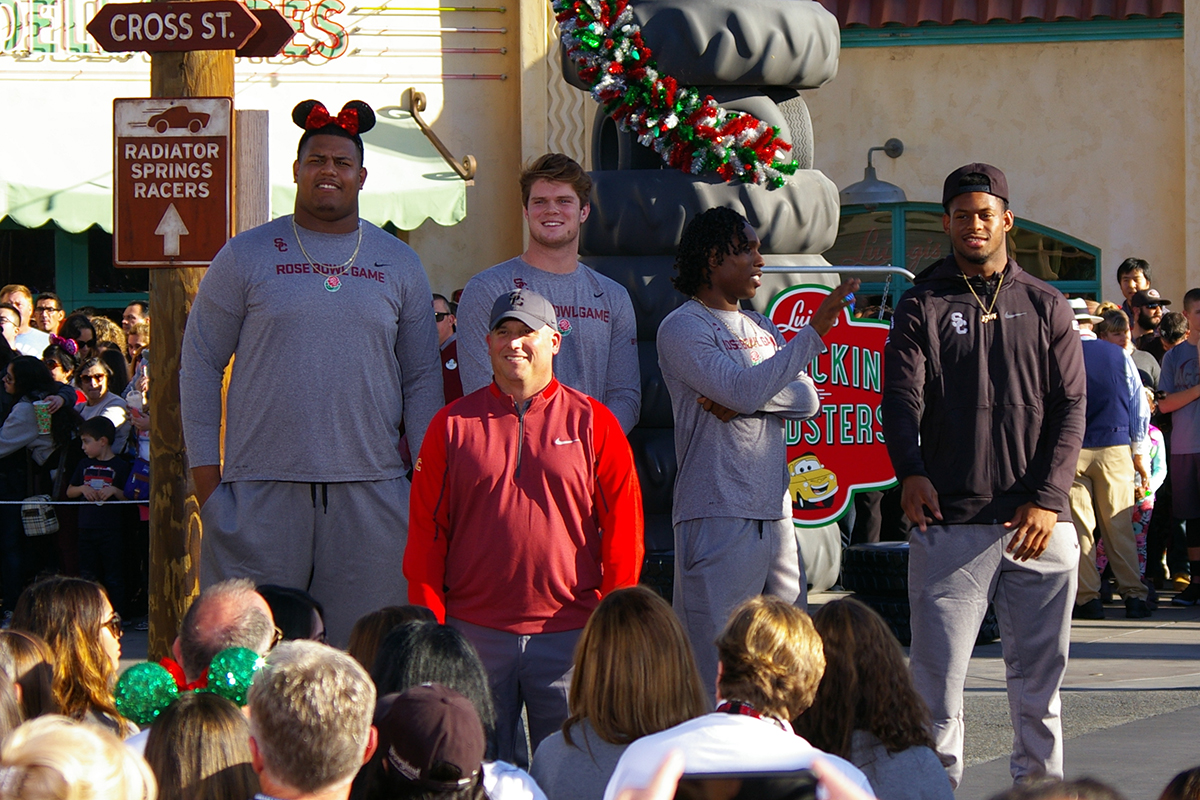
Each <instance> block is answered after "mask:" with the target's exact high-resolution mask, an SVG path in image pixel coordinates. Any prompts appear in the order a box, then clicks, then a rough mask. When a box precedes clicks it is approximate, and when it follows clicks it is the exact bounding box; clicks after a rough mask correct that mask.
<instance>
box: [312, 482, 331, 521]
mask: <svg viewBox="0 0 1200 800" xmlns="http://www.w3.org/2000/svg"><path fill="white" fill-rule="evenodd" d="M308 490H309V492H311V493H312V507H313V509H314V510H315V509H316V507H317V485H316V484H315V483H310V484H309V485H308ZM321 510H322V511H323V512H324V513H326V514H328V513H329V484H328V483H322V484H321Z"/></svg>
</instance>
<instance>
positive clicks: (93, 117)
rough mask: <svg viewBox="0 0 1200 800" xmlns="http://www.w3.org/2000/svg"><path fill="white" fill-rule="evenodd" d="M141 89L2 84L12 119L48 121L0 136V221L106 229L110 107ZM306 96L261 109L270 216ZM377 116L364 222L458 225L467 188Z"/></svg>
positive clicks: (404, 115)
mask: <svg viewBox="0 0 1200 800" xmlns="http://www.w3.org/2000/svg"><path fill="white" fill-rule="evenodd" d="M146 85H147V84H145V83H141V82H135V81H128V80H124V81H112V82H109V81H94V80H88V81H73V80H64V81H54V82H48V83H45V84H40V83H39V82H36V81H6V82H5V94H6V98H5V101H6V107H7V108H8V110H9V112H10V116H11V117H12V118H13V119H21V120H41V119H46V120H47V121H46V124H39V125H37V126H33V125H12V126H8V127H7V128H6V129H5V130H4V131H3V132H2V133H0V141H2V142H3V145H4V153H5V157H4V158H3V159H0V218H4V217H8V218H10V219H12V220H13V221H15V222H17V223H18V224H20V225H23V226H25V227H27V228H37V227H41V226H42V225H45V224H46V223H47V222H51V221H53V222H54V223H55V224H56V225H58V226H59V227H60V228H62V229H63V230H66V231H68V232H71V233H79V232H81V231H84V230H87V229H88V228H90V227H91V226H92V225H99V226H100V227H101V228H103V229H104V230H106V231H111V230H112V160H113V157H112V100H113V98H114V97H137V96H139V90H143V91H144V89H145V87H146ZM305 91H306V90H304V89H303V88H301V89H300V90H299V92H298V93H289V94H288V96H287V97H286V98H285V97H280V98H279V101H278V105H279V107H274V106H275V103H272V104H271V105H272V107H271V108H270V109H269V111H270V121H269V129H270V170H271V216H272V217H278V216H282V215H284V214H289V213H291V211H292V206H293V203H294V201H295V186H294V185H293V184H292V162H293V161H295V158H296V144H297V142H298V141H299V137H300V131H299V129H297V128H296V127H295V125H293V124H292V121H291V116H290V115H291V109H292V106H293V105H295V103H296V102H298V101H299V100H303V99H304V98H305V97H307V96H308V94H306V93H305ZM48 92H52V94H53V105H54V108H57V109H69V110H70V113H69V115H68V114H63V115H58V114H55V115H53V119H52V120H51V119H49V118H47V117H46V105H47V93H48ZM247 99H248V98H247ZM255 99H257V98H255ZM274 99H275V98H272V100H274ZM236 102H237V101H236V100H235V103H236ZM252 104H253V103H247V105H248V106H249V105H252ZM258 107H260V108H261V107H262V106H261V105H259V106H258ZM380 112H381V113H380V115H379V121H378V124H377V125H376V127H375V129H374V130H372V131H370V132H368V133H367V134H366V135H365V136H364V137H363V140H364V142H365V144H366V148H367V150H366V157H365V165H366V168H367V182H366V185H365V186H364V188H363V192H362V194H361V195H360V196H359V210H360V213H361V215H362V216H363V218H364V219H367V220H369V221H371V222H373V223H375V224H376V225H379V226H383V225H385V224H387V223H391V224H392V225H394V226H395V227H396V228H399V229H400V230H413V229H414V228H416V227H418V226H419V225H420V224H421V223H422V222H424V221H425V220H426V219H432V220H433V221H434V222H436V223H438V224H439V225H454V224H456V223H458V222H461V221H462V220H463V219H464V218H465V217H466V215H467V188H466V183H465V182H464V181H463V180H462V179H461V178H459V177H458V175H457V174H455V173H454V171H453V170H451V169H450V166H449V165H448V164H447V163H446V162H445V161H444V160H443V159H442V157H441V155H439V154H438V152H437V150H436V149H434V147H433V145H432V144H431V143H430V142H429V140H428V139H426V138H425V135H424V134H423V133H421V130H420V128H418V127H417V124H416V123H415V122H414V121H413V119H412V117H411V115H410V114H408V112H406V111H403V110H401V109H399V108H396V107H391V108H384V109H380ZM242 168H243V169H244V168H246V165H242Z"/></svg>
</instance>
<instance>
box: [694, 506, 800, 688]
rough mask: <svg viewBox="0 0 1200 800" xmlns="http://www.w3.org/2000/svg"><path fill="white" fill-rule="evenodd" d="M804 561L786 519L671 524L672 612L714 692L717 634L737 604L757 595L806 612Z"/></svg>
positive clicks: (713, 519) (722, 519)
mask: <svg viewBox="0 0 1200 800" xmlns="http://www.w3.org/2000/svg"><path fill="white" fill-rule="evenodd" d="M807 589H808V586H807V581H806V579H805V577H804V562H803V561H802V559H801V558H800V550H799V547H798V546H797V544H796V527H795V525H793V524H792V521H791V520H790V519H770V520H757V519H737V518H734V517H709V518H707V519H691V520H685V521H683V522H681V523H679V524H678V525H676V526H675V595H674V598H673V605H674V607H675V614H676V615H677V616H678V617H679V619H680V621H681V622H682V623H683V627H684V630H686V631H687V633H688V638H689V639H691V642H692V651H693V652H695V654H696V665H697V666H698V667H699V668H700V678H701V679H702V680H703V681H704V688H705V690H706V691H708V692H712V693H713V694H714V695H715V693H716V684H717V646H716V644H715V642H716V639H717V635H718V634H719V633H720V632H721V631H722V630H723V629H724V627H725V623H726V622H728V621H729V613H730V612H731V611H733V609H734V608H736V607H737V606H738V605H739V604H740V603H742V602H743V601H745V600H749V599H750V598H751V597H756V596H758V595H760V594H769V595H773V596H775V597H779V598H782V599H783V600H786V601H787V602H789V603H792V604H793V605H797V606H799V607H800V608H803V609H807V608H808V591H807Z"/></svg>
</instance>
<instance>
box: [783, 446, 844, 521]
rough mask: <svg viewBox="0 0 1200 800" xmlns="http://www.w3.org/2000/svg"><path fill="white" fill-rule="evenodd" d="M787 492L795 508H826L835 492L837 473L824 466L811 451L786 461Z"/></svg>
mask: <svg viewBox="0 0 1200 800" xmlns="http://www.w3.org/2000/svg"><path fill="white" fill-rule="evenodd" d="M788 475H789V476H791V477H790V481H789V483H788V494H790V495H791V496H792V505H793V506H795V507H796V508H801V509H802V508H828V507H829V506H831V505H833V496H834V495H835V494H836V493H837V485H838V483H837V475H835V474H833V472H832V471H830V470H828V469H826V468H825V466H824V465H823V464H822V463H821V462H820V460H819V459H818V458H817V457H816V455H815V454H813V453H805V454H804V455H802V456H800V457H799V458H797V459H793V460H792V461H791V462H790V463H788Z"/></svg>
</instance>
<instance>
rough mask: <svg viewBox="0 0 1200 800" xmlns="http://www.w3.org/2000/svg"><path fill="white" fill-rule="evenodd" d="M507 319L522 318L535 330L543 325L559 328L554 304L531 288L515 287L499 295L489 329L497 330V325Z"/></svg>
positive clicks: (494, 305) (522, 320) (494, 304)
mask: <svg viewBox="0 0 1200 800" xmlns="http://www.w3.org/2000/svg"><path fill="white" fill-rule="evenodd" d="M506 319H515V320H520V321H521V322H524V323H525V324H526V325H528V326H529V327H531V328H533V329H534V330H535V331H536V330H537V329H538V328H541V327H542V326H543V325H549V326H550V328H551V329H553V330H558V316H557V315H556V314H555V313H554V306H553V305H552V304H551V303H550V301H549V300H547V299H546V298H544V297H542V296H541V295H540V294H538V293H537V292H534V291H532V290H530V289H515V290H513V291H511V292H508V293H507V294H502V295H500V296H499V297H497V298H496V302H495V303H493V304H492V317H491V320H492V321H491V324H489V325H488V330H490V331H492V330H495V329H496V326H497V325H499V324H500V323H501V322H503V321H504V320H506Z"/></svg>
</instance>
